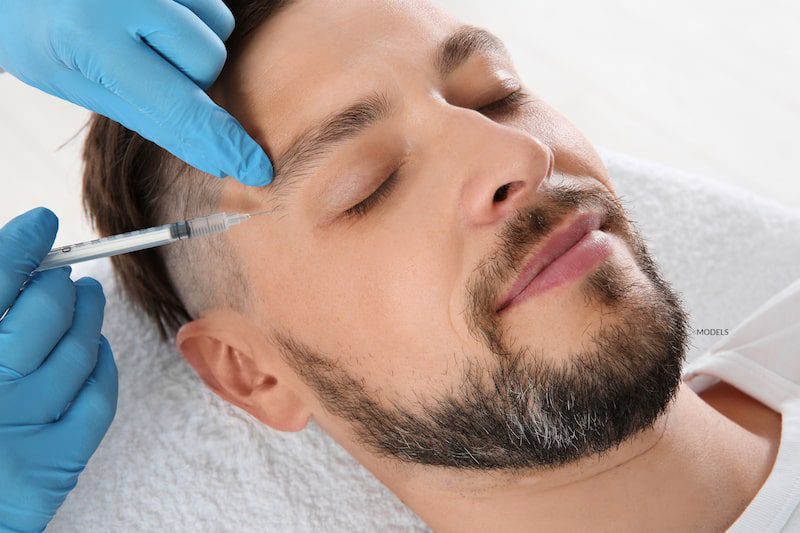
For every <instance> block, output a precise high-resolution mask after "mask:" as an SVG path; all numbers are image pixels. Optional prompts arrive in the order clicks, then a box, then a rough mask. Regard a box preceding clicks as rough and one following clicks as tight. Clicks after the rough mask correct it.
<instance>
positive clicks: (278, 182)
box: [268, 25, 508, 191]
mask: <svg viewBox="0 0 800 533" xmlns="http://www.w3.org/2000/svg"><path fill="white" fill-rule="evenodd" d="M477 52H485V53H490V54H504V55H508V52H507V50H506V47H505V45H503V42H502V41H501V40H500V39H499V38H498V37H497V36H495V35H494V34H492V33H491V32H489V31H487V30H484V29H482V28H478V27H476V26H470V25H464V26H461V27H459V28H458V29H457V30H456V31H455V32H453V33H452V34H451V35H450V36H449V37H447V38H446V39H445V40H443V41H442V42H441V43H439V45H438V46H437V48H436V51H435V53H434V59H433V62H434V65H435V67H436V69H437V70H438V72H439V75H440V76H441V77H442V78H446V77H447V76H448V75H450V74H451V73H452V72H454V71H455V70H456V69H458V68H459V67H460V66H461V65H463V64H464V63H465V62H466V61H467V60H468V59H469V58H470V57H472V56H473V55H474V54H475V53H477ZM394 110H395V108H394V105H393V103H392V102H391V100H390V99H389V98H388V97H387V96H386V94H384V93H382V92H379V91H376V92H372V93H370V94H368V95H367V96H364V97H362V98H360V99H359V100H358V101H356V102H355V103H353V104H351V105H349V106H348V107H347V108H345V109H344V110H342V111H340V112H338V113H335V114H332V115H329V116H328V117H327V118H325V119H323V120H322V121H321V123H320V124H317V125H315V126H312V127H311V128H309V129H307V130H305V131H304V132H303V133H302V134H300V135H299V136H298V137H296V138H295V139H294V140H293V141H292V142H291V143H290V144H289V147H288V148H287V149H286V150H285V151H284V153H283V154H282V155H280V156H279V157H278V158H276V164H275V178H274V181H273V184H272V185H271V186H270V187H268V189H269V190H273V191H275V190H283V189H285V188H288V186H289V185H290V184H292V183H296V182H297V180H298V178H299V177H301V176H303V175H307V174H309V173H310V172H312V171H313V170H314V169H316V168H317V164H316V163H317V162H318V161H319V160H320V159H321V158H322V157H323V156H325V155H327V154H328V153H329V152H330V151H331V149H332V148H334V147H335V146H336V145H337V144H339V143H342V142H344V141H346V140H348V139H352V138H354V137H356V136H358V135H360V134H361V133H363V132H364V131H365V130H367V129H368V128H370V127H371V126H374V125H375V124H377V123H378V122H380V121H382V120H384V119H386V118H387V117H389V116H390V115H391V114H392V112H393V111H394Z"/></svg>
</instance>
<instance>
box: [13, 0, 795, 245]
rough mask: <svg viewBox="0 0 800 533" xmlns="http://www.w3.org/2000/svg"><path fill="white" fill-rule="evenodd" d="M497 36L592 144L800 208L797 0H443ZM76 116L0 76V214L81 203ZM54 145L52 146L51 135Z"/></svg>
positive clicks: (67, 215) (81, 227) (79, 223)
mask: <svg viewBox="0 0 800 533" xmlns="http://www.w3.org/2000/svg"><path fill="white" fill-rule="evenodd" d="M442 3H443V4H444V5H445V6H446V7H448V8H449V9H450V10H451V11H453V12H455V13H456V14H458V15H460V16H462V18H463V19H465V20H466V21H468V22H471V23H473V24H477V25H481V26H484V27H486V28H488V29H490V30H492V31H493V32H495V33H496V34H498V35H499V36H500V37H502V38H503V39H504V40H505V41H506V43H507V45H508V47H509V49H510V50H511V53H512V55H513V57H514V59H515V60H516V62H517V64H518V66H519V69H520V71H521V73H522V75H523V78H524V79H525V81H526V82H527V83H528V84H529V85H530V86H531V87H532V88H533V90H534V91H536V92H537V93H538V94H539V95H541V96H542V97H544V98H545V99H546V100H547V101H549V102H550V103H551V104H552V105H554V106H555V107H556V108H557V109H559V110H560V111H562V112H563V113H564V114H565V115H566V116H567V117H568V118H570V119H571V120H572V121H573V122H574V123H576V124H577V125H578V127H579V128H581V129H582V130H583V131H584V132H585V133H586V134H587V135H588V137H589V138H590V139H591V140H592V141H593V142H594V143H595V144H597V145H599V146H603V147H605V148H609V149H612V150H616V151H620V152H625V153H628V154H632V155H635V156H638V157H641V158H645V159H650V160H654V161H659V162H662V163H666V164H669V165H671V166H674V167H678V168H680V169H683V170H688V171H693V172H699V173H702V174H705V175H706V176H709V177H713V178H717V179H720V180H724V181H727V182H729V183H733V184H736V185H739V186H741V187H744V188H747V189H749V190H751V191H754V192H756V193H758V194H761V195H764V196H768V197H771V198H774V199H776V200H778V201H780V202H783V203H785V204H787V205H790V206H794V207H800V179H799V178H798V172H797V164H798V154H800V150H798V145H799V144H800V135H799V134H798V119H800V31H798V28H800V3H797V2H793V1H791V0H783V1H780V0H773V1H771V2H755V1H751V2H745V1H723V0H710V1H703V2H696V1H690V0H673V1H671V2H640V1H634V0H608V1H604V2H596V1H588V0H557V1H552V0H550V1H546V2H544V1H537V2H521V1H516V2H513V1H510V0H495V1H493V2H486V1H485V0H444V1H443V2H442ZM86 116H87V114H86V112H85V111H83V110H81V109H79V108H77V107H74V106H72V105H69V104H65V103H63V102H60V101H58V100H56V99H55V98H52V97H49V96H47V95H44V94H42V93H39V92H38V91H36V90H34V89H31V88H28V87H26V86H23V85H22V84H21V83H19V82H17V81H16V80H14V79H13V78H12V77H11V76H9V75H8V74H4V75H0V176H2V178H1V179H2V184H3V187H2V191H0V223H4V222H5V221H6V220H8V219H9V218H11V217H13V216H14V215H16V214H18V213H19V212H21V211H23V210H25V209H27V208H30V207H33V206H37V205H45V206H48V207H50V208H51V209H53V211H55V212H56V214H58V215H59V217H60V218H61V221H62V222H61V226H62V228H61V231H60V233H59V238H58V242H60V243H68V242H75V241H80V240H85V239H87V238H89V237H90V236H92V232H91V230H90V228H89V227H88V225H87V224H86V223H85V222H84V221H83V219H82V216H81V211H80V162H79V154H80V143H81V137H80V136H78V137H77V138H75V139H74V140H73V141H72V142H68V141H69V140H70V138H72V137H73V136H74V135H75V134H76V133H77V132H78V130H79V129H80V127H81V125H82V124H83V122H84V121H85V119H86ZM64 143H66V145H65V146H63V147H62V148H60V149H59V147H61V146H62V145H64Z"/></svg>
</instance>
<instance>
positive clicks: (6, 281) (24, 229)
mask: <svg viewBox="0 0 800 533" xmlns="http://www.w3.org/2000/svg"><path fill="white" fill-rule="evenodd" d="M57 231H58V218H57V217H56V216H55V215H54V214H53V212H52V211H50V210H49V209H46V208H44V207H37V208H36V209H32V210H30V211H28V212H27V213H23V214H22V215H19V216H18V217H16V218H13V219H11V221H10V222H9V223H8V224H6V225H5V226H3V228H2V229H0V316H2V315H3V313H4V312H5V311H6V309H8V308H9V307H11V304H13V303H14V300H15V299H16V298H17V295H18V294H19V289H20V288H21V287H22V285H23V283H25V280H27V279H28V277H29V276H30V275H31V272H33V271H34V270H35V269H36V268H37V267H38V266H39V264H40V263H41V262H42V259H43V258H44V257H45V256H46V255H47V254H48V253H49V252H50V250H51V249H52V247H53V241H54V240H55V238H56V232H57Z"/></svg>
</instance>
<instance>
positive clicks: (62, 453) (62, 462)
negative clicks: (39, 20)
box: [0, 0, 117, 531]
mask: <svg viewBox="0 0 800 533" xmlns="http://www.w3.org/2000/svg"><path fill="white" fill-rule="evenodd" d="M22 1H23V2H25V1H27V0H22ZM57 226H58V220H57V219H56V217H55V215H53V213H52V212H50V211H48V210H47V209H34V210H33V211H29V212H28V213H25V214H24V215H21V216H19V217H17V218H15V219H14V220H12V221H11V222H9V223H8V224H7V225H6V226H5V227H4V228H2V229H0V316H2V313H3V310H5V309H8V308H9V306H10V309H8V313H7V314H6V316H5V317H4V318H3V319H2V320H0V531H8V530H10V531H41V530H43V529H44V528H45V526H46V525H47V523H48V522H49V521H50V519H51V518H52V517H53V515H54V514H55V512H56V510H57V509H58V507H59V506H60V505H61V504H62V502H63V501H64V498H66V496H67V494H68V493H69V491H70V490H72V489H73V487H75V484H76V483H77V481H78V475H79V474H80V473H81V472H82V471H83V468H84V467H85V466H86V463H87V461H88V460H89V458H90V457H91V455H92V454H93V453H94V451H95V449H97V446H98V445H99V444H100V440H101V439H102V438H103V435H105V433H106V430H107V429H108V427H109V425H111V420H112V419H113V418H114V413H115V412H116V407H117V367H116V365H115V364H114V357H113V355H112V354H111V348H110V347H109V345H108V341H107V340H106V339H105V338H104V337H103V336H102V335H101V334H100V327H101V325H102V323H103V308H104V306H105V298H104V296H103V289H102V288H101V287H100V284H99V283H97V282H96V281H94V280H93V279H90V278H83V279H81V280H78V281H76V282H74V283H73V282H72V281H71V280H70V278H69V269H68V268H64V269H58V270H49V271H46V272H40V273H37V274H35V275H34V276H33V277H32V278H30V281H29V282H28V283H27V284H26V285H25V287H24V289H23V290H22V292H20V287H22V286H23V283H25V281H26V280H27V279H28V276H29V274H30V273H31V272H32V271H33V270H34V269H35V268H36V267H37V266H38V265H39V262H40V261H41V259H42V258H43V257H44V256H45V255H46V254H47V252H48V251H50V247H51V246H52V244H53V239H54V238H55V234H56V228H57ZM12 304H13V305H12Z"/></svg>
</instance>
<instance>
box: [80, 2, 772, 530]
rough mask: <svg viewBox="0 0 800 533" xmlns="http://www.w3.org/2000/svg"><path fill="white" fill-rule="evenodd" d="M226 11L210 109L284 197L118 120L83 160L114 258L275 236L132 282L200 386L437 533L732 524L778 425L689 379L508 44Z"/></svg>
mask: <svg viewBox="0 0 800 533" xmlns="http://www.w3.org/2000/svg"><path fill="white" fill-rule="evenodd" d="M228 5H229V6H230V7H231V9H232V10H233V13H234V15H235V16H236V18H237V30H236V32H235V33H234V36H233V37H232V40H231V41H230V42H229V52H230V61H229V62H228V64H227V66H226V69H225V70H224V71H223V73H222V75H221V77H220V78H219V80H218V81H217V83H216V84H215V85H214V86H213V87H212V88H211V90H210V94H211V96H212V97H213V98H214V100H215V101H216V102H217V103H219V104H220V105H222V106H223V107H224V108H225V109H228V110H229V111H231V113H232V114H233V115H234V116H235V117H236V118H237V119H238V120H239V121H240V122H241V123H242V124H243V125H244V127H245V128H246V129H247V131H248V132H249V133H250V134H251V135H252V136H253V137H254V138H255V139H256V140H257V141H258V142H259V144H260V145H261V146H263V147H264V148H265V150H266V152H267V153H268V154H269V155H270V158H271V159H272V161H273V162H274V163H275V179H274V182H273V183H272V184H271V185H270V186H269V187H265V188H263V189H252V188H248V187H245V186H244V185H242V184H240V183H237V182H235V181H234V180H231V179H226V180H223V181H220V180H217V179H216V178H213V177H211V176H208V175H203V174H201V173H199V172H198V171H196V170H194V169H191V168H189V167H187V166H185V165H184V164H182V163H181V162H179V161H178V160H176V159H174V158H173V157H172V156H170V155H169V154H168V153H166V152H164V151H163V150H161V149H160V148H158V147H156V146H155V145H153V144H150V143H149V142H147V141H145V140H144V139H142V138H141V137H139V136H138V135H136V134H135V133H133V132H131V131H129V130H126V129H125V128H123V127H121V126H119V125H118V124H116V123H114V122H112V121H110V120H108V119H105V118H103V117H100V116H95V117H94V118H93V120H92V124H91V128H90V131H89V135H88V138H87V144H86V149H85V160H86V171H85V188H84V194H85V201H86V205H87V208H88V211H89V213H90V214H91V216H92V218H93V220H94V221H95V223H96V225H97V227H98V229H99V231H100V232H101V233H102V234H104V235H108V234H114V233H118V232H121V231H126V230H130V229H133V228H137V227H146V226H151V225H155V224H160V223H166V222H171V221H174V220H178V219H181V218H187V217H191V216H194V215H202V214H208V213H211V212H216V211H228V212H250V213H261V212H264V213H265V214H263V215H260V216H258V217H255V218H254V219H253V220H252V221H250V222H248V223H247V224H245V225H242V226H239V227H237V228H236V229H234V230H232V231H230V232H228V233H227V234H225V235H223V236H217V237H212V238H208V239H205V240H203V241H199V240H198V241H193V242H190V243H188V244H178V245H174V246H172V247H169V248H166V249H163V250H159V251H150V252H145V253H141V254H135V255H130V256H127V257H120V258H115V266H116V268H117V271H118V273H119V274H120V279H121V281H122V283H123V286H124V287H125V288H126V290H127V291H128V294H129V295H130V297H131V298H132V299H133V300H134V301H135V302H137V303H139V304H140V305H141V307H142V308H143V309H144V310H145V311H146V312H147V313H148V314H149V315H150V316H151V317H152V318H153V319H154V321H155V322H156V324H157V325H158V327H159V328H160V330H161V331H162V333H163V334H164V335H165V336H169V335H170V334H171V333H172V332H173V331H175V330H177V329H178V328H179V327H180V329H179V331H177V338H176V341H177V344H178V347H179V349H180V351H181V353H182V354H183V355H184V357H185V358H186V360H187V361H188V362H189V363H190V364H191V365H192V366H193V367H194V368H195V370H196V371H197V373H198V374H199V375H200V376H201V377H202V379H203V380H204V381H205V383H206V384H207V385H208V386H209V387H210V388H211V389H212V390H214V391H215V392H216V393H217V394H219V395H220V396H221V397H222V398H224V399H225V400H227V401H229V402H231V403H233V404H235V405H238V406H240V407H241V408H243V409H245V410H247V411H248V412H250V413H251V414H253V415H254V416H255V417H257V418H258V419H259V420H261V421H262V422H263V423H264V424H267V425H268V426H270V427H273V428H275V429H278V430H282V431H298V430H301V429H302V428H303V427H305V426H306V424H307V423H308V422H309V421H310V420H313V421H314V422H315V423H316V424H318V425H319V426H320V427H321V428H323V429H324V430H325V431H326V432H327V433H328V434H330V435H331V436H332V437H333V438H334V439H335V440H336V441H337V442H339V443H340V444H341V445H342V446H343V447H344V448H346V449H347V450H348V451H349V452H350V453H351V454H352V455H353V456H354V457H355V458H356V459H357V460H359V461H360V462H361V463H362V464H363V465H364V466H365V467H367V468H368V469H369V470H370V471H371V472H372V473H373V474H374V475H375V476H376V477H377V478H378V479H380V480H381V481H382V482H383V483H385V484H386V485H387V486H388V487H389V488H390V489H391V490H392V491H393V492H394V493H395V494H396V495H397V496H398V497H399V498H400V499H401V500H402V501H403V502H405V503H406V505H408V506H409V507H410V508H411V509H412V510H414V511H415V512H416V513H417V514H418V515H419V516H421V517H422V519H423V520H425V521H426V522H427V523H428V524H429V525H430V526H431V527H433V528H434V529H436V530H442V531H487V530H489V531H550V530H557V531H585V530H614V531H620V530H630V531H642V530H648V531H650V530H659V531H661V530H663V531H676V530H679V531H684V530H692V531H698V530H699V531H719V530H722V529H724V528H726V527H728V526H730V525H731V524H733V523H734V521H736V520H737V518H738V517H740V515H742V513H743V512H744V511H745V508H746V507H747V506H748V504H749V503H750V502H751V501H753V500H754V497H755V496H756V495H757V494H758V492H759V489H760V488H761V487H762V485H763V484H764V483H765V481H766V480H767V478H768V477H769V474H770V470H771V469H772V466H773V464H774V463H775V460H776V455H777V448H778V442H779V440H780V438H779V435H780V433H779V432H780V421H781V420H780V414H778V413H776V412H775V411H774V410H772V409H770V408H768V407H767V406H765V405H763V404H761V403H759V402H758V401H756V400H754V399H753V398H751V397H750V396H747V395H746V394H744V393H742V392H741V391H738V390H736V389H733V388H732V387H729V386H727V387H726V386H725V384H724V383H723V384H721V385H720V386H719V387H716V388H714V389H713V390H711V389H709V393H708V395H707V397H708V401H706V399H704V398H701V397H700V396H698V395H697V394H696V393H695V392H693V391H692V390H691V389H690V388H689V387H688V386H687V384H686V383H682V382H681V379H680V378H681V370H682V363H683V359H684V356H685V351H686V347H687V344H688V335H689V325H688V324H689V320H688V317H687V314H686V313H685V312H684V310H683V309H682V306H681V302H680V300H679V298H678V296H677V295H676V294H675V293H674V292H673V291H672V290H671V289H670V287H669V285H668V283H666V282H665V281H664V280H663V279H662V278H661V277H660V276H659V273H658V271H657V268H656V266H655V265H654V263H653V261H652V259H651V258H650V256H649V255H648V251H647V248H646V246H645V243H644V242H643V241H642V239H641V238H640V237H639V236H638V234H637V232H636V230H635V228H634V226H633V224H632V222H631V221H630V220H629V219H628V218H627V217H626V215H625V212H624V209H623V208H622V206H621V204H620V202H619V200H618V198H617V196H616V194H615V192H614V188H613V185H612V183H611V181H610V179H609V177H608V176H607V173H606V169H605V168H604V166H603V164H602V162H601V161H600V158H599V157H598V155H597V154H596V152H595V150H594V149H593V147H592V146H591V144H590V143H589V142H588V141H587V140H586V139H585V138H584V137H583V136H582V135H581V134H580V133H579V132H578V131H577V130H576V129H575V127H574V126H572V125H571V124H570V123H569V122H568V121H567V120H566V119H565V118H564V117H562V116H561V115H559V114H558V113H557V112H556V111H555V110H553V109H552V108H550V107H549V106H548V105H547V104H546V103H544V102H543V101H542V100H541V99H539V98H538V97H537V96H536V95H535V93H534V91H533V90H532V89H531V88H529V87H526V86H525V85H524V84H523V82H522V81H521V80H520V79H519V76H518V75H517V73H516V71H515V69H514V66H513V64H512V62H511V60H510V59H509V57H508V54H507V52H506V50H505V48H504V47H503V45H502V43H501V42H500V41H499V40H498V39H497V38H496V37H494V36H493V35H492V34H491V33H489V32H487V31H485V30H483V29H480V28H476V27H472V26H465V25H463V24H461V23H459V22H458V21H456V20H454V19H452V18H451V17H449V16H448V15H446V14H444V13H443V12H441V11H440V10H439V9H437V8H436V7H434V6H432V5H430V4H428V3H427V2H424V1H419V2H405V1H387V2H374V1H369V0H355V1H352V2H346V3H341V2H332V1H327V0H297V1H288V2H287V1H278V2H269V1H264V0H261V1H259V0H249V1H247V0H240V1H230V2H228ZM277 125H280V126H279V127H278V126H277ZM667 222H668V221H667ZM731 406H735V408H734V407H731ZM754 418H755V419H757V420H759V421H761V425H760V426H756V425H753V424H752V423H751V421H752V420H753V419H754Z"/></svg>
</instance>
